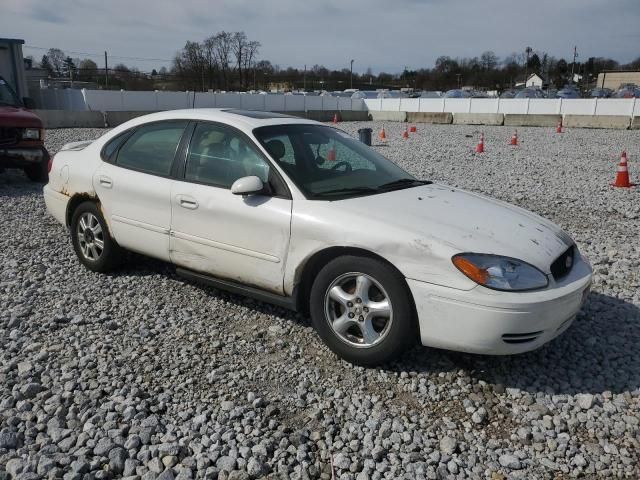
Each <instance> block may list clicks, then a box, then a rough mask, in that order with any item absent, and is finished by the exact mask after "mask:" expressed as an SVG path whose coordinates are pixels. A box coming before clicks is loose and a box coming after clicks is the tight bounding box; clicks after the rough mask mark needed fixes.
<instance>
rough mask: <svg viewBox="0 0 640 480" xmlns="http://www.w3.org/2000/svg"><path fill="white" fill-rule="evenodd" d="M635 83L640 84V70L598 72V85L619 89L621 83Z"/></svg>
mask: <svg viewBox="0 0 640 480" xmlns="http://www.w3.org/2000/svg"><path fill="white" fill-rule="evenodd" d="M629 83H633V84H634V85H638V86H640V71H637V70H636V71H619V70H611V71H604V72H601V73H599V74H598V81H597V83H596V86H597V87H600V88H610V89H611V90H617V89H619V88H620V86H621V85H625V84H629Z"/></svg>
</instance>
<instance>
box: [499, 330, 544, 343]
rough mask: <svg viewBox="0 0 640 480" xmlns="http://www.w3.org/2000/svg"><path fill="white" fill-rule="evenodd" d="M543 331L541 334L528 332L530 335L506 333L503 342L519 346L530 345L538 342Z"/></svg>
mask: <svg viewBox="0 0 640 480" xmlns="http://www.w3.org/2000/svg"><path fill="white" fill-rule="evenodd" d="M542 332H543V330H540V331H539V332H528V333H505V334H504V335H502V341H503V342H504V343H510V344H517V343H529V342H533V341H534V340H536V339H537V338H538V337H539V336H540V335H542Z"/></svg>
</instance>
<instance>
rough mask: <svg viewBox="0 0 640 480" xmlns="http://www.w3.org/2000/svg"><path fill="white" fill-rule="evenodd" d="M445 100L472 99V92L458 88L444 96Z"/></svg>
mask: <svg viewBox="0 0 640 480" xmlns="http://www.w3.org/2000/svg"><path fill="white" fill-rule="evenodd" d="M444 98H471V92H469V91H467V90H461V89H459V88H456V89H453V90H448V91H447V93H445V94H444Z"/></svg>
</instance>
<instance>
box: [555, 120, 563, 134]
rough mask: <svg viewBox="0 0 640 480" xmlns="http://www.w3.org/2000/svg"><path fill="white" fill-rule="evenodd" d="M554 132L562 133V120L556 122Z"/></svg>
mask: <svg viewBox="0 0 640 480" xmlns="http://www.w3.org/2000/svg"><path fill="white" fill-rule="evenodd" d="M556 133H562V121H560V122H558V126H557V127H556Z"/></svg>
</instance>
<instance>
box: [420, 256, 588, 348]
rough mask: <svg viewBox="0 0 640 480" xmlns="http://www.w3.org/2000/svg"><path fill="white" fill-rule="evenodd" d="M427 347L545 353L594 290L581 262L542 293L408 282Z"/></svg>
mask: <svg viewBox="0 0 640 480" xmlns="http://www.w3.org/2000/svg"><path fill="white" fill-rule="evenodd" d="M407 283H408V284H409V288H410V289H411V292H412V294H413V298H414V300H415V304H416V309H417V312H418V319H419V322H420V338H421V341H422V344H423V345H426V346H431V347H437V348H444V349H447V350H456V351H462V352H469V353H481V354H490V355H509V354H516V353H522V352H527V351H530V350H534V349H536V348H538V347H541V346H542V345H544V344H545V343H547V342H549V341H550V340H552V339H554V338H555V337H557V336H558V335H560V334H561V333H562V332H564V331H565V330H566V329H567V328H569V326H570V325H571V323H572V322H573V320H575V317H576V315H577V313H578V311H579V310H580V307H581V306H582V303H583V302H584V300H585V298H586V297H587V295H588V292H589V288H590V285H591V267H590V266H589V264H588V263H586V262H585V261H584V260H582V258H580V259H579V261H577V262H576V264H575V265H574V268H573V269H572V271H571V273H570V274H569V275H568V276H567V277H566V278H564V279H562V281H561V282H558V283H554V284H553V285H551V286H550V287H548V288H546V289H545V290H541V291H532V292H517V293H510V292H498V291H494V290H489V289H487V288H483V287H476V288H474V289H472V290H469V291H462V290H456V289H452V288H446V287H441V286H438V285H433V284H429V283H425V282H419V281H415V280H410V279H407Z"/></svg>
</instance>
